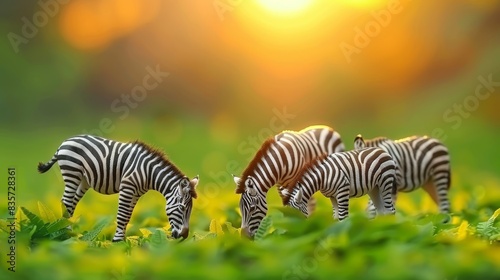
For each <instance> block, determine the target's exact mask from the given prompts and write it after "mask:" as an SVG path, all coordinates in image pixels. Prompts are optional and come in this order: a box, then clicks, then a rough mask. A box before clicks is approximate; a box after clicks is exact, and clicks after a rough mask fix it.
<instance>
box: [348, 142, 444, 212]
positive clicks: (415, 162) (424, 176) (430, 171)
mask: <svg viewBox="0 0 500 280" xmlns="http://www.w3.org/2000/svg"><path fill="white" fill-rule="evenodd" d="M365 147H379V148H381V149H384V150H385V151H387V152H388V153H389V154H390V155H391V156H392V158H393V159H394V161H395V162H396V165H397V169H396V184H397V191H398V192H411V191H414V190H415V189H417V188H419V187H422V188H423V189H424V190H425V191H426V192H427V193H428V194H429V196H430V197H431V198H432V200H433V201H434V202H435V203H436V205H438V207H439V211H440V212H441V213H449V211H450V202H449V200H448V191H449V189H450V184H451V171H450V155H449V152H448V149H447V148H446V146H445V145H443V143H441V142H440V141H439V140H437V139H434V138H430V137H427V136H411V137H407V138H404V139H399V140H390V139H388V138H385V137H378V138H374V139H371V140H364V139H363V137H362V136H361V135H357V136H356V138H355V139H354V148H355V149H362V148H365ZM396 198H397V194H396V193H395V194H394V198H393V199H394V201H395V200H396ZM373 210H374V209H373V203H372V202H371V201H370V202H369V204H368V207H367V211H368V213H369V215H371V216H373Z"/></svg>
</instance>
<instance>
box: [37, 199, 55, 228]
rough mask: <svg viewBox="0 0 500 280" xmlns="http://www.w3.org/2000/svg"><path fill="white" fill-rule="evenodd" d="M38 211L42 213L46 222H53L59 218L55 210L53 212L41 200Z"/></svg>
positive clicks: (41, 215) (41, 216)
mask: <svg viewBox="0 0 500 280" xmlns="http://www.w3.org/2000/svg"><path fill="white" fill-rule="evenodd" d="M38 212H39V213H40V218H42V220H43V221H45V222H46V223H52V222H55V221H56V220H57V219H56V215H55V214H54V212H52V211H51V210H50V209H49V208H47V206H45V205H44V204H43V203H41V202H40V201H38Z"/></svg>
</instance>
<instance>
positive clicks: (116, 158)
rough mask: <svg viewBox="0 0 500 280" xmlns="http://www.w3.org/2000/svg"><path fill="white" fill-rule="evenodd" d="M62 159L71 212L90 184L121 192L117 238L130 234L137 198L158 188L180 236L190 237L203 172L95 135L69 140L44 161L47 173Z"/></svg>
mask: <svg viewBox="0 0 500 280" xmlns="http://www.w3.org/2000/svg"><path fill="white" fill-rule="evenodd" d="M55 162H57V163H58V164H59V167H60V169H61V174H62V176H63V179H64V183H65V189H64V194H63V197H62V203H63V204H64V206H65V207H66V210H67V213H66V214H65V215H68V216H69V217H71V216H72V215H73V213H74V210H75V208H76V206H77V204H78V202H79V201H80V199H81V198H82V197H83V195H84V194H85V192H86V191H87V190H88V189H89V188H93V189H94V190H95V191H97V192H99V193H102V194H116V193H118V194H119V200H118V213H117V228H116V232H115V235H114V237H113V241H120V240H123V239H124V238H125V230H126V227H127V224H128V222H129V220H130V216H131V215H132V211H133V210H134V207H135V205H136V203H137V200H138V199H139V198H140V197H141V196H142V195H143V194H144V193H146V192H147V191H149V190H156V191H158V192H160V193H162V194H163V196H164V197H165V199H166V201H167V206H166V213H167V216H168V219H169V223H170V225H171V228H172V236H173V237H174V238H178V237H181V236H182V237H184V238H185V237H187V235H188V234H189V218H190V215H191V209H192V204H193V202H192V198H196V196H197V194H196V190H195V188H196V185H197V184H198V176H196V177H195V178H194V179H193V180H191V181H189V179H188V178H187V177H186V176H184V175H183V174H182V173H181V172H180V171H179V169H177V167H175V166H174V165H173V164H172V163H170V162H169V161H168V160H167V159H166V158H165V156H164V155H163V154H162V153H161V152H160V151H157V150H154V149H152V148H151V147H149V146H148V145H146V144H144V143H142V142H139V141H135V142H130V143H121V142H117V141H113V140H108V139H104V138H101V137H95V136H90V135H81V136H76V137H72V138H69V139H67V140H65V141H64V142H63V143H62V144H61V146H60V147H59V149H58V150H57V152H56V153H55V154H54V156H53V157H52V159H51V160H50V161H49V162H48V163H45V164H43V163H40V164H39V165H38V171H39V172H40V173H44V172H46V171H48V170H49V169H50V168H51V167H52V165H53V164H54V163H55Z"/></svg>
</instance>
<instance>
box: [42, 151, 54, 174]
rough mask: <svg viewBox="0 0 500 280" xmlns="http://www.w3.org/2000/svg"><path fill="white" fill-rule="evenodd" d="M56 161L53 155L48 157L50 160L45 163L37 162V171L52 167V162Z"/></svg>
mask: <svg viewBox="0 0 500 280" xmlns="http://www.w3.org/2000/svg"><path fill="white" fill-rule="evenodd" d="M56 161H57V158H56V155H54V156H53V157H52V158H51V159H50V161H49V162H47V163H43V162H39V163H38V172H40V173H45V172H47V171H48V170H49V169H50V168H51V167H52V165H54V163H56Z"/></svg>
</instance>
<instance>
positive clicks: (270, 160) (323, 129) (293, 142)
mask: <svg viewBox="0 0 500 280" xmlns="http://www.w3.org/2000/svg"><path fill="white" fill-rule="evenodd" d="M343 150H344V144H343V143H342V140H341V138H340V135H339V134H338V133H337V132H335V131H333V129H331V128H330V127H327V126H312V127H308V128H306V129H303V130H301V131H299V132H294V131H284V132H282V133H280V134H278V135H276V136H275V137H272V138H269V139H268V140H266V141H265V142H264V143H263V144H262V146H261V148H260V150H259V151H258V152H257V154H256V155H255V157H254V158H253V159H252V161H251V162H250V163H249V165H248V166H247V168H246V169H245V171H243V175H242V176H241V178H238V177H234V181H235V183H236V186H237V188H236V193H238V194H241V198H240V205H239V206H240V210H241V216H242V221H241V229H242V233H243V234H245V235H246V236H248V237H253V235H254V234H255V231H256V230H257V228H258V227H259V225H260V222H261V221H262V219H263V218H264V217H265V216H266V214H267V202H266V196H267V191H268V190H269V189H270V188H271V187H272V186H274V185H276V184H277V185H278V186H282V187H286V186H288V185H289V184H291V183H293V182H294V178H295V177H296V176H297V174H298V172H299V171H300V170H301V168H302V167H303V166H304V165H305V164H306V163H307V162H309V161H311V160H312V159H314V158H316V157H318V156H321V155H324V154H331V153H335V152H339V151H343Z"/></svg>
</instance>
